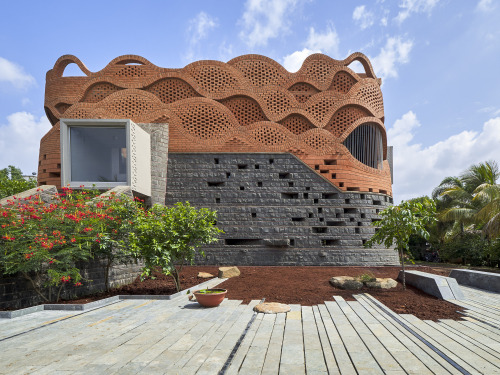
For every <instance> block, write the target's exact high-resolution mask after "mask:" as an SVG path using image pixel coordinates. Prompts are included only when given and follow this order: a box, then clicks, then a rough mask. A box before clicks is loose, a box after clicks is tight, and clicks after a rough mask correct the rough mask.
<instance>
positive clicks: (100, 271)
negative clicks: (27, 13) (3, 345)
mask: <svg viewBox="0 0 500 375" xmlns="http://www.w3.org/2000/svg"><path fill="white" fill-rule="evenodd" d="M141 268H142V264H136V263H131V264H123V265H116V266H114V267H113V268H112V269H111V270H110V275H109V277H110V286H111V287H114V286H119V285H124V284H128V283H131V282H132V281H134V280H135V279H136V277H137V276H138V275H139V274H140V272H141ZM80 272H81V274H82V276H83V278H84V280H82V281H81V282H82V283H83V285H82V286H79V287H74V286H69V285H68V287H67V288H65V289H64V292H63V293H62V294H61V298H73V297H80V296H85V295H89V294H92V293H95V292H100V291H103V290H105V289H106V286H105V274H104V268H103V266H102V264H101V263H100V262H98V261H93V262H89V263H86V264H82V265H80ZM42 302H43V301H42V298H41V297H40V296H39V295H38V294H37V293H36V292H35V291H34V289H33V287H32V286H31V283H30V282H29V281H28V280H26V279H24V278H23V277H22V276H19V277H15V276H14V277H2V276H1V275H0V309H6V308H7V309H21V308H24V307H29V306H34V305H37V304H39V303H42Z"/></svg>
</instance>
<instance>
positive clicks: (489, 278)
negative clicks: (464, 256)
mask: <svg viewBox="0 0 500 375" xmlns="http://www.w3.org/2000/svg"><path fill="white" fill-rule="evenodd" d="M449 277H452V278H454V279H455V280H457V282H458V283H459V284H461V285H467V286H472V287H474V288H479V289H485V290H489V291H492V292H496V293H500V274H499V273H492V272H483V271H473V270H462V269H454V270H451V272H450V276H449Z"/></svg>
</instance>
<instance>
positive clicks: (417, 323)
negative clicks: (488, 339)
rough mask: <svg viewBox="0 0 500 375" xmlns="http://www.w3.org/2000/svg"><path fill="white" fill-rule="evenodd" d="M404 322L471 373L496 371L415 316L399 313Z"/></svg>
mask: <svg viewBox="0 0 500 375" xmlns="http://www.w3.org/2000/svg"><path fill="white" fill-rule="evenodd" d="M399 316H400V317H401V319H403V320H404V321H405V323H406V324H408V325H410V326H411V328H412V329H413V330H415V331H416V332H418V334H419V335H421V336H422V337H424V338H425V339H426V340H427V341H429V342H430V343H432V344H433V345H434V346H435V347H436V348H438V349H439V350H440V351H442V352H443V353H445V354H446V355H447V356H448V357H449V358H451V359H452V360H453V361H455V362H456V363H457V364H459V365H460V366H461V367H463V368H464V369H465V370H467V371H469V372H471V373H477V372H479V373H484V374H494V373H496V371H497V368H496V367H495V366H492V365H491V364H490V363H488V362H487V361H485V360H484V359H483V358H482V357H480V356H479V355H477V354H475V353H474V352H473V351H471V350H470V349H469V348H466V347H464V346H462V345H461V344H459V343H458V342H456V341H454V340H453V339H451V338H449V337H448V336H446V335H444V334H442V333H441V332H440V331H439V330H437V329H435V328H434V327H432V326H431V325H429V324H427V322H424V321H422V320H420V319H418V318H417V317H415V316H412V315H407V314H401V315H399Z"/></svg>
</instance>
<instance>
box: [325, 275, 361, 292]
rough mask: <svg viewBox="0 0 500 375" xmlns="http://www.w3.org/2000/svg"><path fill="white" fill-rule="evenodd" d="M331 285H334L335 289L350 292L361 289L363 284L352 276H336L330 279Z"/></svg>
mask: <svg viewBox="0 0 500 375" xmlns="http://www.w3.org/2000/svg"><path fill="white" fill-rule="evenodd" d="M330 284H332V285H333V286H334V287H335V288H339V289H348V290H357V289H361V287H362V286H363V283H362V282H361V281H359V280H358V279H356V278H355V277H351V276H336V277H332V278H331V279H330Z"/></svg>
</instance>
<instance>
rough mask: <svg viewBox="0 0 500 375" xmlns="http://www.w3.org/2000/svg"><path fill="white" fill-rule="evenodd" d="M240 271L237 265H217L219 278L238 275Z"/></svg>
mask: <svg viewBox="0 0 500 375" xmlns="http://www.w3.org/2000/svg"><path fill="white" fill-rule="evenodd" d="M240 273H241V272H240V270H239V269H238V267H219V278H221V279H229V278H231V277H236V276H240Z"/></svg>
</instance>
